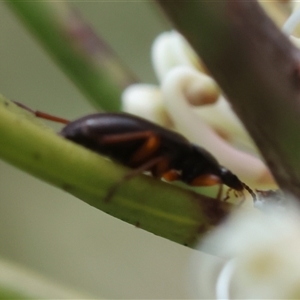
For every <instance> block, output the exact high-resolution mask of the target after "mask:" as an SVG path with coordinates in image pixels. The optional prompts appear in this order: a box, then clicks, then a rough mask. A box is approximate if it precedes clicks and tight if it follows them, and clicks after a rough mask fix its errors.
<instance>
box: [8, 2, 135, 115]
mask: <svg viewBox="0 0 300 300" xmlns="http://www.w3.org/2000/svg"><path fill="white" fill-rule="evenodd" d="M7 3H8V4H9V7H10V8H11V9H12V10H13V11H14V12H15V13H16V14H17V15H18V16H19V17H20V18H21V19H22V20H23V22H24V23H25V24H26V25H27V26H28V27H29V29H30V30H31V32H32V33H33V34H34V35H35V36H36V37H37V38H38V39H39V41H40V42H41V43H42V45H43V46H44V47H45V48H46V50H47V51H48V52H49V54H50V55H51V56H52V57H53V58H54V59H55V60H56V62H57V63H58V64H59V65H60V67H61V68H62V70H64V71H65V72H66V73H67V75H68V76H69V77H70V78H71V79H72V80H73V81H74V83H75V84H76V85H77V86H78V87H79V88H80V89H81V90H82V91H83V92H84V94H85V95H87V96H88V97H89V99H90V100H91V101H92V102H93V103H94V104H95V105H96V106H97V107H98V108H101V109H104V110H109V111H111V110H119V109H120V95H121V92H122V90H123V89H124V88H125V87H126V86H127V85H128V84H130V83H132V82H133V81H134V79H133V76H132V74H130V73H129V72H128V70H125V68H124V66H122V64H121V63H120V61H119V60H118V58H117V57H116V55H115V54H114V53H113V51H112V50H111V49H110V48H109V47H107V46H106V45H105V43H104V42H103V41H102V40H101V39H100V38H99V37H98V36H97V35H96V34H95V32H94V31H93V30H92V28H91V27H90V26H89V25H88V24H86V23H85V22H84V21H83V20H82V19H81V17H80V15H79V13H78V12H77V11H75V10H74V9H73V8H72V7H71V6H70V5H69V4H67V3H64V2H51V1H50V2H49V1H33V2H30V1H29V2H28V1H25V2H24V1H7Z"/></svg>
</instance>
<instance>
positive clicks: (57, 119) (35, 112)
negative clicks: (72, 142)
mask: <svg viewBox="0 0 300 300" xmlns="http://www.w3.org/2000/svg"><path fill="white" fill-rule="evenodd" d="M14 103H15V104H16V105H18V106H19V107H21V108H23V109H25V110H28V111H29V112H31V113H32V114H33V115H35V116H36V117H38V118H41V119H45V120H49V121H53V122H57V123H62V124H69V123H70V121H69V120H66V119H63V118H60V117H56V116H53V115H49V114H47V113H45V112H42V111H39V110H33V109H31V108H29V107H28V106H26V105H24V104H22V103H19V102H17V101H14Z"/></svg>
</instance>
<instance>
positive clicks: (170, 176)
mask: <svg viewBox="0 0 300 300" xmlns="http://www.w3.org/2000/svg"><path fill="white" fill-rule="evenodd" d="M180 177H181V176H180V174H179V173H178V172H177V171H176V170H170V171H168V172H166V173H164V174H163V175H162V178H163V179H165V180H167V181H175V180H179V179H180Z"/></svg>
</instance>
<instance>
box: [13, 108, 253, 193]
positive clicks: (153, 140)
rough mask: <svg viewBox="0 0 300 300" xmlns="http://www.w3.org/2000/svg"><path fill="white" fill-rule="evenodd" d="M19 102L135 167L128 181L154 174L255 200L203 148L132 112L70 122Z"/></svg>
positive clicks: (65, 134) (63, 132)
mask: <svg viewBox="0 0 300 300" xmlns="http://www.w3.org/2000/svg"><path fill="white" fill-rule="evenodd" d="M16 104H17V105H19V106H21V107H23V108H25V109H27V110H29V111H31V112H32V113H34V114H35V115H36V116H38V117H42V118H44V119H49V120H52V121H56V122H61V123H64V124H66V126H65V127H64V128H63V129H62V130H61V131H60V132H59V134H60V135H61V136H62V137H64V138H66V139H68V140H71V141H73V142H75V143H77V144H79V145H82V146H84V147H86V148H88V149H90V150H92V151H94V152H97V153H99V154H101V155H104V156H107V157H108V158H110V159H112V160H113V161H116V162H118V163H120V164H122V165H124V166H127V167H129V168H131V169H133V171H132V172H130V173H129V174H128V176H125V178H124V180H127V179H130V178H132V177H134V176H136V175H137V174H139V173H142V172H146V171H149V172H150V173H151V174H152V176H153V177H156V178H160V179H165V180H166V181H175V180H179V181H182V182H184V183H185V184H188V185H190V186H212V185H216V184H219V185H220V191H219V193H218V197H217V198H219V194H220V193H221V188H222V186H223V184H225V185H227V186H228V187H229V188H230V189H232V190H234V191H236V192H238V193H243V191H244V190H247V191H248V192H249V193H250V194H251V195H252V197H253V199H255V198H256V195H255V193H254V192H253V191H252V190H251V188H250V187H249V186H247V185H246V184H245V183H243V182H242V181H241V180H240V179H239V178H238V177H237V176H236V175H235V174H233V173H232V172H231V171H229V170H228V169H226V168H225V167H223V166H221V165H220V164H219V163H218V161H217V159H216V158H215V157H214V156H213V155H212V154H210V153H209V152H208V151H206V150H205V149H204V148H202V147H200V146H198V145H195V144H193V143H190V142H189V141H188V140H187V139H186V138H185V137H183V136H182V135H181V134H179V133H177V132H175V131H171V130H169V129H166V128H163V127H161V126H159V125H156V124H154V123H152V122H150V121H147V120H145V119H142V118H140V117H137V116H134V115H131V114H128V113H96V114H91V115H87V116H84V117H82V118H79V119H77V120H75V121H72V122H69V121H68V120H65V119H61V118H57V117H54V116H51V115H48V114H45V113H43V112H39V111H33V110H31V109H28V108H27V107H26V106H24V105H23V104H19V103H16ZM124 180H122V181H121V182H120V183H122V182H123V181H124ZM112 193H114V189H113V190H112V191H111V194H112ZM227 197H228V195H227ZM227 197H226V199H227ZM108 198H110V196H108V197H107V199H108Z"/></svg>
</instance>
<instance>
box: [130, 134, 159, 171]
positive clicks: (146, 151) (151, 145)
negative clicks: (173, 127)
mask: <svg viewBox="0 0 300 300" xmlns="http://www.w3.org/2000/svg"><path fill="white" fill-rule="evenodd" d="M159 146H160V139H159V137H158V136H156V135H152V136H150V137H149V138H148V139H147V140H146V142H145V143H144V144H143V145H142V146H141V148H140V149H138V150H137V151H136V152H135V153H134V155H133V156H132V158H131V160H130V161H131V162H133V163H136V162H140V161H143V160H145V159H147V158H148V157H150V156H151V155H152V154H154V153H155V151H156V150H157V149H158V148H159ZM163 168H164V166H162V167H161V169H163Z"/></svg>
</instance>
